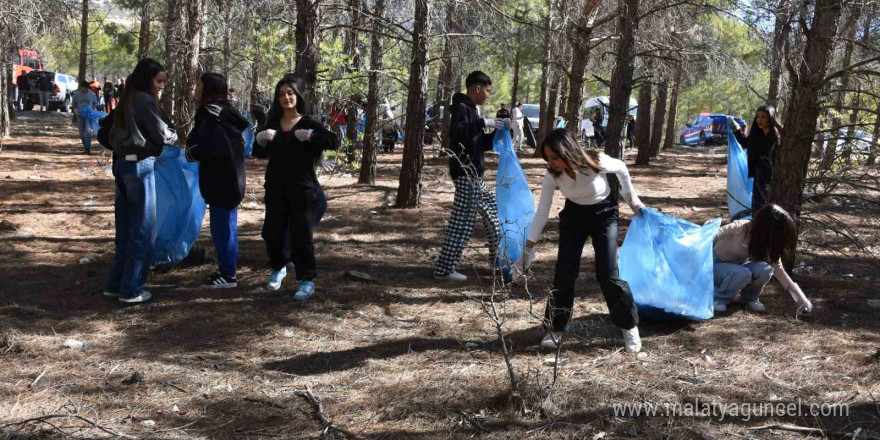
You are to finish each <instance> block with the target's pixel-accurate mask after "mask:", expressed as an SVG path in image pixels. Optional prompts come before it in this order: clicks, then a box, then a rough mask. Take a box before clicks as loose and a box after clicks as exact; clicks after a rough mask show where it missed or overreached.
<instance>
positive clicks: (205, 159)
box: [186, 73, 248, 288]
mask: <svg viewBox="0 0 880 440" xmlns="http://www.w3.org/2000/svg"><path fill="white" fill-rule="evenodd" d="M227 88H228V86H227V84H226V78H224V77H223V76H222V75H220V74H217V73H205V74H203V75H202V77H201V78H200V79H199V82H198V84H197V85H196V100H198V102H199V109H198V111H196V116H195V124H194V125H193V128H192V131H190V132H189V136H187V138H186V159H187V160H189V161H191V162H195V161H198V162H199V188H200V189H201V192H202V197H204V198H205V201H206V202H207V203H208V208H209V210H210V214H211V238H212V239H213V241H214V249H216V251H217V261H218V262H219V263H220V269H219V270H218V271H216V272H214V273H213V274H212V275H211V277H210V278H209V279H208V282H207V284H205V286H204V287H208V288H230V287H236V286H238V279H237V278H236V277H235V272H236V267H237V265H238V205H239V204H240V203H241V201H242V199H244V191H245V180H246V179H245V166H244V138H243V137H242V135H241V134H242V132H243V131H244V130H245V129H246V128H247V127H248V121H247V120H246V119H244V118H243V117H241V115H240V114H239V113H238V110H237V109H235V107H234V106H233V104H232V103H231V102H229V100H228V99H227V96H229V93H228V91H227Z"/></svg>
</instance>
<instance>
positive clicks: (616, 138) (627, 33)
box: [605, 0, 639, 158]
mask: <svg viewBox="0 0 880 440" xmlns="http://www.w3.org/2000/svg"><path fill="white" fill-rule="evenodd" d="M617 4H618V6H619V7H620V9H621V11H620V13H619V16H618V22H617V31H618V33H619V34H620V40H619V41H618V42H617V55H616V57H615V58H616V63H615V64H614V71H613V73H612V74H611V92H610V96H609V98H608V101H609V103H608V106H609V107H611V109H610V112H611V114H610V116H609V117H608V128H607V129H606V132H607V133H608V138H607V139H606V141H605V154H607V155H609V156H611V157H618V158H622V157H623V146H624V142H626V133H624V130H625V129H626V117H627V115H628V114H629V95H630V93H632V80H633V71H634V68H633V52H634V47H635V34H636V31H638V28H639V21H638V20H639V0H618V2H617Z"/></svg>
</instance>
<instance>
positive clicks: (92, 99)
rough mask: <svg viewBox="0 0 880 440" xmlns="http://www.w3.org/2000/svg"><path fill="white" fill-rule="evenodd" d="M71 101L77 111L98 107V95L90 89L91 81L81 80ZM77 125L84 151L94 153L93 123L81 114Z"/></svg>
mask: <svg viewBox="0 0 880 440" xmlns="http://www.w3.org/2000/svg"><path fill="white" fill-rule="evenodd" d="M71 102H72V104H73V109H74V111H75V112H77V113H80V112H81V111H87V110H86V109H91V110H95V109H96V108H97V107H98V97H97V96H95V94H94V93H92V91H91V90H89V83H88V82H86V81H80V82H79V90H77V91H76V92H73V94H72V95H71ZM76 126H77V128H78V129H79V138H80V140H82V145H83V153H85V154H92V125H91V123H90V121H89V119H88V118H86V117H83V116H80V117H78V118H76Z"/></svg>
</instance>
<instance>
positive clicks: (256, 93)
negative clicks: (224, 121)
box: [250, 30, 274, 106]
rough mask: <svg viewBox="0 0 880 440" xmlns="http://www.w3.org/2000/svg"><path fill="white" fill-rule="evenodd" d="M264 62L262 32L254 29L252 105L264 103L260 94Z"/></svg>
mask: <svg viewBox="0 0 880 440" xmlns="http://www.w3.org/2000/svg"><path fill="white" fill-rule="evenodd" d="M262 64H263V50H262V49H261V48H260V33H259V31H258V30H254V62H253V64H252V65H251V93H250V105H251V106H253V105H255V104H262V99H263V97H262V96H261V94H260V73H261V72H262ZM273 98H274V96H273Z"/></svg>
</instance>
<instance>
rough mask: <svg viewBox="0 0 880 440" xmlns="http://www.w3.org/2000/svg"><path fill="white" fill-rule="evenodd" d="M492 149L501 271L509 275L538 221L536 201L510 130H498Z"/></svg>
mask: <svg viewBox="0 0 880 440" xmlns="http://www.w3.org/2000/svg"><path fill="white" fill-rule="evenodd" d="M492 147H493V149H494V150H495V152H497V153H498V174H497V175H496V176H495V198H496V200H497V202H498V221H499V223H500V225H501V240H500V243H499V244H498V261H499V264H500V266H501V269H502V270H503V271H504V272H505V273H508V274H509V273H510V269H511V268H512V267H513V263H514V262H516V260H517V259H519V257H520V256H521V255H522V252H523V247H525V244H526V237H527V236H528V234H529V226H531V224H532V219H533V218H535V198H534V197H533V196H532V190H531V189H529V182H528V181H527V180H526V175H525V173H524V172H523V170H522V167H521V166H520V164H519V159H517V157H516V153H515V152H514V151H513V142H511V140H510V129H509V128H506V127H505V128H500V129H498V130H495V137H494V138H493V139H492Z"/></svg>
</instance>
